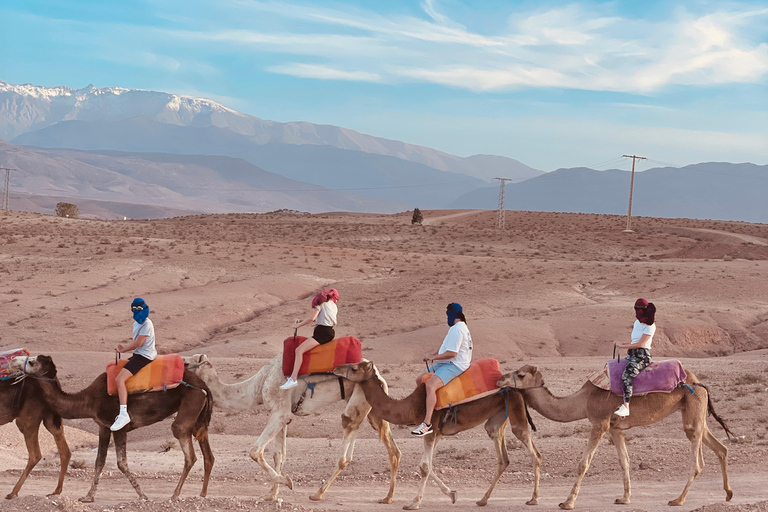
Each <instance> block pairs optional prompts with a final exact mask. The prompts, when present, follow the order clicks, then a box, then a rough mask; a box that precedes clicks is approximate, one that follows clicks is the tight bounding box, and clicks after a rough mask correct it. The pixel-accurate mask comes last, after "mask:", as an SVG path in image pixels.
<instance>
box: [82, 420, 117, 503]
mask: <svg viewBox="0 0 768 512" xmlns="http://www.w3.org/2000/svg"><path fill="white" fill-rule="evenodd" d="M111 435H112V431H111V430H109V427H105V426H103V425H99V451H98V453H97V454H96V465H95V467H94V469H93V483H92V484H91V489H90V490H89V491H88V494H86V495H85V496H83V497H82V498H80V501H82V502H83V503H92V502H93V496H94V495H95V494H96V488H97V487H98V486H99V478H100V477H101V472H102V471H103V470H104V463H106V462H107V450H108V449H109V439H110V437H111Z"/></svg>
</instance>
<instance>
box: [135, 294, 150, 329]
mask: <svg viewBox="0 0 768 512" xmlns="http://www.w3.org/2000/svg"><path fill="white" fill-rule="evenodd" d="M131 311H132V312H133V319H134V320H136V322H138V323H140V324H143V323H144V321H145V320H146V319H147V318H148V317H149V306H148V305H147V303H146V302H144V299H140V298H138V297H136V298H135V299H133V302H131Z"/></svg>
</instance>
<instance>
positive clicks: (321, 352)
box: [283, 336, 363, 376]
mask: <svg viewBox="0 0 768 512" xmlns="http://www.w3.org/2000/svg"><path fill="white" fill-rule="evenodd" d="M306 339H308V338H305V337H304V336H296V337H294V336H291V337H290V338H285V341H283V375H285V376H288V375H290V374H291V373H292V372H293V363H294V361H296V347H298V346H299V345H301V344H302V343H303V342H304V340H306ZM362 358H363V347H362V345H361V344H360V340H359V339H357V338H355V337H354V336H342V337H341V338H336V339H334V340H331V341H329V342H328V343H326V344H324V345H320V346H318V347H315V348H313V349H312V350H310V351H309V352H307V353H305V354H304V358H303V359H302V361H301V368H300V369H299V375H306V374H308V373H320V372H330V371H333V369H334V368H336V367H337V366H339V365H342V364H347V363H359V362H360V360H361V359H362Z"/></svg>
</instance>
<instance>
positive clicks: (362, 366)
mask: <svg viewBox="0 0 768 512" xmlns="http://www.w3.org/2000/svg"><path fill="white" fill-rule="evenodd" d="M333 373H334V375H338V376H339V377H344V378H345V379H347V380H351V381H352V382H362V381H364V380H368V379H371V378H373V376H374V375H376V367H375V366H374V365H373V363H372V362H370V361H366V360H362V361H360V362H359V363H350V364H343V365H341V366H337V367H336V369H334V370H333Z"/></svg>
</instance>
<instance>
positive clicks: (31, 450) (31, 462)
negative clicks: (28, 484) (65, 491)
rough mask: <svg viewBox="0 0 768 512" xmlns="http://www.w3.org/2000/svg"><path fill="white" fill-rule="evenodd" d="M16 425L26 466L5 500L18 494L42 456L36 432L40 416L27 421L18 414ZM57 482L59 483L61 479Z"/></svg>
mask: <svg viewBox="0 0 768 512" xmlns="http://www.w3.org/2000/svg"><path fill="white" fill-rule="evenodd" d="M16 427H17V428H18V429H19V431H21V433H22V434H24V443H26V445H27V466H26V467H25V468H24V471H22V472H21V476H20V477H19V481H18V482H16V485H14V486H13V490H12V491H11V492H10V494H8V495H7V496H6V497H5V499H7V500H10V499H12V498H15V497H16V496H18V495H19V490H21V486H22V485H24V481H25V480H26V479H27V477H28V476H29V473H30V472H31V471H32V468H34V467H35V466H36V465H37V463H38V462H40V459H42V458H43V456H42V454H41V453H40V442H39V440H38V434H39V432H40V418H39V417H37V418H34V419H32V418H30V419H29V420H28V421H27V420H26V419H24V418H23V417H22V416H19V417H18V418H16ZM66 469H67V468H66V466H65V467H64V471H65V472H66ZM59 483H61V480H60V481H59ZM58 489H59V492H61V489H60V488H58Z"/></svg>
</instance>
